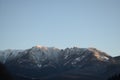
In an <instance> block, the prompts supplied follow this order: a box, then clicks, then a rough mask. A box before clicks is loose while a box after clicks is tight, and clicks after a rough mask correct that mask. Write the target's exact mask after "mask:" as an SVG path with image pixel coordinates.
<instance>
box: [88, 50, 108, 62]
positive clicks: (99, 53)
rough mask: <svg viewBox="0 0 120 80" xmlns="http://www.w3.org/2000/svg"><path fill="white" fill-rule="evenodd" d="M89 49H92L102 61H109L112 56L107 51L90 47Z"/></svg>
mask: <svg viewBox="0 0 120 80" xmlns="http://www.w3.org/2000/svg"><path fill="white" fill-rule="evenodd" d="M88 50H89V51H91V52H92V53H93V55H94V56H95V57H96V58H97V59H98V60H100V61H107V60H109V58H110V56H109V55H107V54H106V53H105V52H102V51H100V50H97V49H96V48H88Z"/></svg>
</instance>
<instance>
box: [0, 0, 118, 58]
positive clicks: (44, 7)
mask: <svg viewBox="0 0 120 80" xmlns="http://www.w3.org/2000/svg"><path fill="white" fill-rule="evenodd" d="M35 45H43V46H48V47H57V48H66V47H74V46H78V47H82V48H84V47H85V48H87V47H95V48H97V49H99V50H102V51H104V52H106V53H108V54H110V55H112V56H116V55H120V0H0V50H4V49H27V48H31V47H32V46H35Z"/></svg>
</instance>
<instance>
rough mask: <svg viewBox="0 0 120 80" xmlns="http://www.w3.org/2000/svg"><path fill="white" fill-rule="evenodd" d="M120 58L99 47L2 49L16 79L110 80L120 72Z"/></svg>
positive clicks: (1, 55) (0, 53)
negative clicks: (98, 48)
mask: <svg viewBox="0 0 120 80" xmlns="http://www.w3.org/2000/svg"><path fill="white" fill-rule="evenodd" d="M118 61H119V60H118V59H116V58H113V57H111V56H110V55H108V54H106V53H105V52H101V51H99V50H97V49H95V48H78V47H73V48H66V49H58V48H54V47H44V46H34V47H32V48H30V49H27V50H5V51H0V62H2V63H3V64H4V65H5V66H6V67H7V69H8V70H9V71H10V72H11V74H12V75H13V76H14V78H15V80H66V79H68V80H79V79H80V80H101V79H102V80H106V79H107V78H108V77H109V76H112V75H114V74H116V73H119V72H120V68H119V67H120V65H119V62H118Z"/></svg>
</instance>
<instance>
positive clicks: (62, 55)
mask: <svg viewBox="0 0 120 80" xmlns="http://www.w3.org/2000/svg"><path fill="white" fill-rule="evenodd" d="M25 56H26V57H25ZM90 56H92V57H91V60H92V58H95V59H96V60H100V61H104V62H106V61H109V59H110V56H109V55H107V54H106V53H104V52H101V51H99V50H97V49H95V48H78V47H73V48H66V49H58V48H54V47H44V46H40V45H37V46H34V47H32V48H30V49H27V50H5V51H0V62H2V63H5V62H6V61H9V60H13V61H14V60H15V61H18V62H17V63H20V64H21V63H32V64H36V65H37V66H38V67H41V66H43V65H42V64H43V63H45V61H47V60H49V63H46V64H49V65H51V64H54V63H58V64H59V63H61V64H63V66H66V65H68V64H71V65H76V64H78V63H80V62H81V63H82V64H83V63H85V62H84V61H85V60H87V59H89V58H90ZM61 59H62V61H63V62H61ZM30 61H31V62H30ZM46 64H45V65H46ZM45 65H44V66H45Z"/></svg>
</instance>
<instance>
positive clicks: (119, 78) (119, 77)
mask: <svg viewBox="0 0 120 80" xmlns="http://www.w3.org/2000/svg"><path fill="white" fill-rule="evenodd" d="M108 80H120V74H116V75H113V76H112V77H110V78H109V79H108Z"/></svg>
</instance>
